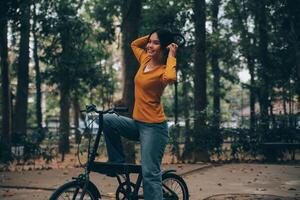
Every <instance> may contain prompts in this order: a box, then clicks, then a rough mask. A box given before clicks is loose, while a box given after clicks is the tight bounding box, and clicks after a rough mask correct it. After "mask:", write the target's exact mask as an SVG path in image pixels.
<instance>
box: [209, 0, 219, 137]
mask: <svg viewBox="0 0 300 200" xmlns="http://www.w3.org/2000/svg"><path fill="white" fill-rule="evenodd" d="M220 2H221V1H220V0H213V1H212V5H211V11H212V30H213V32H212V35H213V38H214V39H213V41H212V43H213V47H212V55H211V56H212V58H211V66H212V73H213V121H212V124H213V127H214V129H215V131H219V128H220V121H221V113H220V111H221V108H220V99H221V98H220V68H219V46H218V44H219V35H220V34H219V28H218V13H219V6H220ZM217 135H218V134H217Z"/></svg>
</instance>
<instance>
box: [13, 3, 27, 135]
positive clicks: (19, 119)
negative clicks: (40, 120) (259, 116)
mask: <svg viewBox="0 0 300 200" xmlns="http://www.w3.org/2000/svg"><path fill="white" fill-rule="evenodd" d="M20 12H21V19H20V21H21V39H20V51H19V59H18V70H17V77H18V83H17V97H16V107H15V113H16V115H15V119H14V122H15V126H14V132H15V134H17V135H21V134H25V135H26V119H27V101H28V85H29V78H28V76H29V74H28V71H29V36H30V35H29V32H30V23H29V21H30V3H29V1H28V0H25V1H22V2H21V3H20Z"/></svg>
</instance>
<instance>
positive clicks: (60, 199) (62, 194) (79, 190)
mask: <svg viewBox="0 0 300 200" xmlns="http://www.w3.org/2000/svg"><path fill="white" fill-rule="evenodd" d="M83 187H84V184H83V183H81V184H80V183H79V182H77V181H72V182H68V183H66V184H64V185H62V186H60V187H59V188H58V189H57V190H56V191H55V192H54V193H53V194H52V195H51V197H50V199H49V200H69V199H70V200H79V199H80V198H81V196H82V194H83ZM82 199H83V200H98V199H99V197H98V195H97V191H95V189H93V188H92V187H91V186H90V184H89V185H88V186H87V188H86V190H85V192H84V196H83V198H82Z"/></svg>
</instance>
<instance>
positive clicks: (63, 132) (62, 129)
mask: <svg viewBox="0 0 300 200" xmlns="http://www.w3.org/2000/svg"><path fill="white" fill-rule="evenodd" d="M59 105H60V115H59V134H60V135H59V152H60V153H61V154H62V161H64V156H65V154H66V153H69V151H70V142H69V133H70V119H69V115H70V91H69V87H68V86H67V85H65V86H61V88H60V102H59Z"/></svg>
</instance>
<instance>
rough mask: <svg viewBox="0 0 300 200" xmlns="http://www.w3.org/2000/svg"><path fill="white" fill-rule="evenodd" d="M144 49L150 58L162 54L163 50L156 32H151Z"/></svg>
mask: <svg viewBox="0 0 300 200" xmlns="http://www.w3.org/2000/svg"><path fill="white" fill-rule="evenodd" d="M146 50H147V54H148V56H150V57H151V58H154V57H156V58H159V59H160V58H161V57H162V56H163V51H162V49H161V46H160V42H159V38H158V35H157V33H153V34H152V35H151V36H150V38H149V41H148V43H147V45H146Z"/></svg>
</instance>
